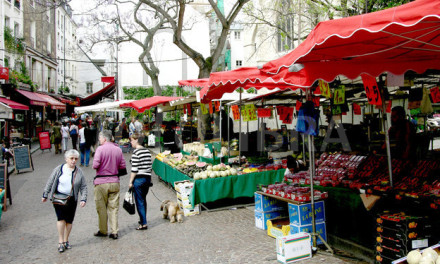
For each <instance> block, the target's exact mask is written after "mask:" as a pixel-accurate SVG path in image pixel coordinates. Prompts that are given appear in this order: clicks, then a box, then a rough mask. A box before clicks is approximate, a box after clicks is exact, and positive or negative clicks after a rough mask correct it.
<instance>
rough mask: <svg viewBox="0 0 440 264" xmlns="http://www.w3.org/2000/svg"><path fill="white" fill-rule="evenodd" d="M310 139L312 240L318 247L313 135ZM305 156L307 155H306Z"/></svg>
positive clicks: (309, 136)
mask: <svg viewBox="0 0 440 264" xmlns="http://www.w3.org/2000/svg"><path fill="white" fill-rule="evenodd" d="M307 139H308V141H309V142H308V147H309V161H310V164H309V169H310V198H311V207H312V230H313V233H312V234H313V235H312V241H313V247H316V223H315V197H314V190H313V179H314V177H315V157H314V156H315V155H314V153H313V136H311V135H307ZM304 156H305V155H304Z"/></svg>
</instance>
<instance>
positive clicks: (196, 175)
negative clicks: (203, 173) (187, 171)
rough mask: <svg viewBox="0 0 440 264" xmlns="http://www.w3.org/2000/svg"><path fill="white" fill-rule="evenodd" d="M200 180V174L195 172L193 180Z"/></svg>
mask: <svg viewBox="0 0 440 264" xmlns="http://www.w3.org/2000/svg"><path fill="white" fill-rule="evenodd" d="M199 179H200V173H199V172H196V173H194V180H199Z"/></svg>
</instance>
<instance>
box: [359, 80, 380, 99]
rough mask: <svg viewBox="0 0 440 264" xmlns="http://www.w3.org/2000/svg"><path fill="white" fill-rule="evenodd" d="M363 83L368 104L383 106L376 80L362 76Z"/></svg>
mask: <svg viewBox="0 0 440 264" xmlns="http://www.w3.org/2000/svg"><path fill="white" fill-rule="evenodd" d="M362 82H363V83H364V88H365V92H366V93H367V98H368V103H370V104H371V105H382V98H380V91H379V87H378V86H377V82H376V78H374V77H371V76H370V75H367V74H362Z"/></svg>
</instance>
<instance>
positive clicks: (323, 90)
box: [319, 80, 332, 98]
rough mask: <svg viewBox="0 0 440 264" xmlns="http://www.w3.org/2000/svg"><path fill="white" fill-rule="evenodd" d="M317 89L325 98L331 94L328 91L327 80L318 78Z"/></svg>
mask: <svg viewBox="0 0 440 264" xmlns="http://www.w3.org/2000/svg"><path fill="white" fill-rule="evenodd" d="M319 90H320V91H321V95H322V96H325V97H326V98H331V97H332V94H331V92H330V86H329V85H328V83H327V82H325V81H323V80H319Z"/></svg>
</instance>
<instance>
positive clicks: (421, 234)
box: [375, 212, 432, 263]
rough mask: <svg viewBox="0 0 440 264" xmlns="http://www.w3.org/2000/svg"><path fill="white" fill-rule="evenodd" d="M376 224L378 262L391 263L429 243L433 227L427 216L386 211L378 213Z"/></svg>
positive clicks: (376, 259) (376, 260)
mask: <svg viewBox="0 0 440 264" xmlns="http://www.w3.org/2000/svg"><path fill="white" fill-rule="evenodd" d="M376 224H377V226H376V231H377V236H376V258H375V262H376V263H391V262H392V261H393V260H396V259H399V258H402V257H405V256H406V255H407V254H408V252H410V251H411V250H413V249H417V248H425V247H428V245H429V239H430V236H431V234H432V232H431V230H432V227H431V224H430V223H429V221H428V218H427V217H418V216H408V215H405V214H404V213H402V212H400V213H384V214H380V215H378V217H377V218H376Z"/></svg>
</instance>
